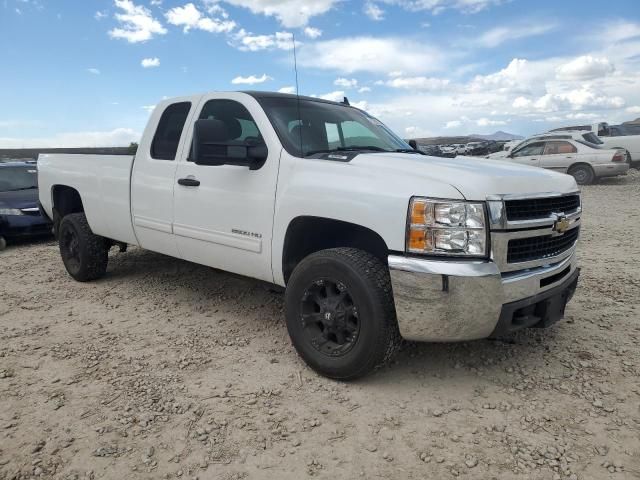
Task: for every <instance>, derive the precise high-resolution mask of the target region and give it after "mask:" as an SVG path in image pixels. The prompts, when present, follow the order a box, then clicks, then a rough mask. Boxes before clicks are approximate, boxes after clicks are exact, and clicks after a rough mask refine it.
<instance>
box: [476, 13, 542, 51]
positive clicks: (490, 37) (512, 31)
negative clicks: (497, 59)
mask: <svg viewBox="0 0 640 480" xmlns="http://www.w3.org/2000/svg"><path fill="white" fill-rule="evenodd" d="M554 28H555V24H552V23H549V22H540V21H538V20H535V21H534V22H533V23H531V24H530V25H526V24H516V25H509V26H501V27H495V28H492V29H491V30H488V31H486V32H485V33H483V34H482V35H480V37H479V38H477V39H475V40H474V45H475V44H478V45H480V46H483V47H487V48H493V47H497V46H498V45H501V44H502V43H504V42H506V41H513V40H517V39H520V38H527V37H533V36H536V35H542V34H544V33H547V32H549V31H550V30H553V29H554Z"/></svg>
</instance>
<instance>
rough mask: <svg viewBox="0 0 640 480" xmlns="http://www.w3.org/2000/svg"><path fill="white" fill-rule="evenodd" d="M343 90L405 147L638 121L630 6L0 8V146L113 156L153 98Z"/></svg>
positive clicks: (165, 3) (635, 24)
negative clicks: (411, 142)
mask: <svg viewBox="0 0 640 480" xmlns="http://www.w3.org/2000/svg"><path fill="white" fill-rule="evenodd" d="M292 35H295V38H296V43H297V47H298V48H297V50H298V67H299V80H300V93H302V94H305V95H317V96H322V97H325V98H330V99H341V98H342V96H343V95H346V96H347V97H348V98H349V99H350V101H351V103H352V104H354V103H355V104H357V105H359V106H361V107H363V108H365V109H367V110H368V111H370V112H371V113H373V114H374V115H376V116H378V117H379V118H380V119H381V120H383V121H384V122H385V123H387V124H388V125H389V126H390V127H391V128H392V129H394V130H395V131H396V132H397V133H399V134H400V135H402V136H404V137H407V138H410V137H417V136H430V135H440V134H447V135H449V134H451V135H453V134H469V133H491V132H493V131H496V130H505V131H509V132H513V133H520V134H529V133H535V132H539V131H545V130H548V129H549V128H552V127H557V126H562V125H567V124H576V123H578V124H580V123H592V122H597V121H608V122H609V123H618V122H621V121H624V120H628V119H632V118H637V117H640V88H639V87H640V4H639V3H638V1H637V0H628V1H625V0H617V1H615V2H607V3H606V4H603V3H602V2H595V1H593V2H589V1H562V2H560V1H557V0H556V1H545V0H538V1H535V2H533V1H528V0H527V1H525V0H511V1H509V0H372V1H364V2H361V1H355V0H307V1H296V0H226V1H222V0H220V1H217V0H192V1H186V0H182V1H179V0H87V1H71V0H57V1H53V0H51V1H47V0H0V65H1V66H2V67H0V68H1V70H0V147H20V146H25V147H30V146H97V145H123V144H127V143H128V142H129V141H135V140H137V138H139V136H140V134H141V132H142V131H143V129H144V125H145V123H146V120H147V118H148V115H149V107H150V106H153V105H154V104H155V103H156V102H157V101H158V100H160V99H162V98H163V97H171V96H176V95H184V94H191V93H197V92H204V91H210V90H242V89H260V90H274V91H275V90H283V91H292V89H293V86H294V84H295V83H294V72H293V52H292V50H291V47H292V44H293V42H292V39H291V36H292Z"/></svg>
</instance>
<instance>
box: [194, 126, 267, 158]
mask: <svg viewBox="0 0 640 480" xmlns="http://www.w3.org/2000/svg"><path fill="white" fill-rule="evenodd" d="M268 153H269V152H268V150H267V146H266V145H265V144H264V143H260V144H256V145H249V144H247V143H245V142H244V141H241V140H230V139H229V132H228V130H227V126H226V125H225V123H224V122H223V121H221V120H215V119H200V120H196V123H195V125H194V129H193V144H192V146H191V160H192V161H193V162H194V163H195V164H196V165H208V166H220V165H238V166H244V167H249V170H257V169H258V168H260V167H261V166H262V165H263V164H264V162H265V160H266V159H267V155H268Z"/></svg>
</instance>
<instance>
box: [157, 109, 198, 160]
mask: <svg viewBox="0 0 640 480" xmlns="http://www.w3.org/2000/svg"><path fill="white" fill-rule="evenodd" d="M190 109H191V102H180V103H173V104H171V105H169V106H168V107H167V108H166V109H165V111H164V112H162V117H160V121H159V122H158V128H157V129H156V133H155V135H154V136H153V142H151V158H155V159H156V160H175V158H176V152H177V151H178V144H179V143H180V136H181V135H182V130H183V128H184V124H185V122H186V121H187V116H188V115H189V110H190Z"/></svg>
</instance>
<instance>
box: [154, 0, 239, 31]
mask: <svg viewBox="0 0 640 480" xmlns="http://www.w3.org/2000/svg"><path fill="white" fill-rule="evenodd" d="M165 17H166V19H167V22H169V23H170V24H171V25H176V26H178V27H183V31H184V32H185V33H187V32H188V31H189V30H191V29H197V30H204V31H206V32H210V33H229V32H230V31H232V30H233V29H234V28H235V27H236V23H235V22H234V21H233V20H222V19H218V18H210V17H206V16H204V15H203V14H202V13H201V12H200V10H198V9H197V8H196V6H195V5H194V4H193V3H187V4H186V5H184V6H183V7H175V8H172V9H171V10H169V11H168V12H167V13H165Z"/></svg>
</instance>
